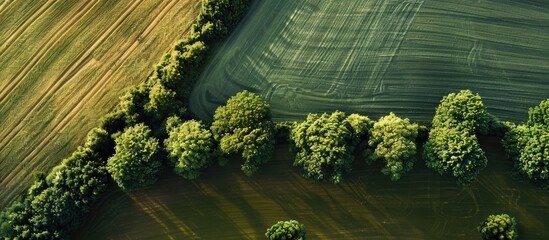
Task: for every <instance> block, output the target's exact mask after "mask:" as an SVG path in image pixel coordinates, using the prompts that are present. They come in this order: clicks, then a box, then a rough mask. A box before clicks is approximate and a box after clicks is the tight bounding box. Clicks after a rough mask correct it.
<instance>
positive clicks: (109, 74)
mask: <svg viewBox="0 0 549 240" xmlns="http://www.w3.org/2000/svg"><path fill="white" fill-rule="evenodd" d="M139 2H141V1H139ZM177 2H178V1H177V0H174V1H171V2H170V3H169V4H167V5H166V6H165V7H164V8H163V9H162V10H161V11H160V13H158V14H157V15H156V17H155V19H153V21H152V22H151V23H150V24H149V25H148V26H147V27H146V28H145V30H144V31H143V32H142V33H141V34H140V35H139V38H138V39H137V40H136V41H134V42H133V44H132V45H131V46H130V47H129V48H127V50H126V51H125V52H124V53H123V54H121V55H120V56H118V57H117V58H114V57H113V58H114V59H116V60H115V61H113V62H110V64H108V65H109V66H115V68H110V69H109V70H108V71H107V72H106V73H105V74H104V75H103V76H102V77H101V79H100V80H99V81H98V82H97V83H96V84H95V85H93V86H92V88H91V90H90V91H88V92H87V93H86V95H84V97H83V98H82V99H80V101H78V103H76V104H75V105H74V106H73V107H72V108H71V111H70V112H69V113H67V114H66V115H65V116H64V117H63V119H62V120H61V121H59V122H58V123H57V124H56V125H55V127H54V128H53V130H51V131H50V132H49V134H48V135H47V136H46V137H45V138H44V139H43V140H42V141H41V142H40V143H38V144H37V147H36V148H34V149H33V150H32V152H30V153H29V154H28V155H26V156H25V157H24V158H23V160H22V161H21V162H20V163H19V164H18V165H17V166H16V167H15V168H14V170H12V171H11V172H10V173H9V174H8V176H7V177H5V178H4V179H3V180H1V182H0V185H6V184H9V183H12V179H14V178H15V177H16V176H19V174H18V173H19V172H21V170H22V168H23V167H29V169H35V167H36V166H37V165H39V164H40V162H39V161H33V162H31V163H30V165H29V166H25V164H21V163H26V162H28V161H29V160H30V159H32V158H34V157H35V156H36V155H37V154H38V153H39V152H41V151H42V150H43V149H44V148H45V147H46V146H47V145H48V144H49V143H50V142H51V140H52V139H53V138H54V137H55V136H57V134H58V133H59V132H60V131H61V130H62V129H63V128H65V126H66V125H67V124H68V123H69V122H71V121H72V120H73V119H74V117H76V115H77V113H78V112H79V111H80V110H81V109H82V108H83V106H84V103H87V102H88V101H89V100H90V99H91V98H93V97H95V96H97V94H99V92H100V90H101V89H103V88H104V87H105V85H106V84H107V83H108V80H109V79H111V77H112V75H113V74H114V73H116V72H118V70H119V69H120V68H121V67H122V65H123V63H124V62H125V61H126V59H127V58H128V57H129V56H130V54H131V53H132V52H133V51H134V50H135V49H136V48H137V46H138V45H139V44H140V43H141V41H140V40H139V39H142V38H145V37H147V36H148V35H149V34H150V33H151V32H152V30H153V29H154V28H155V26H156V25H158V23H159V22H160V21H161V20H162V18H163V17H164V16H165V15H166V13H167V12H168V11H169V10H170V9H172V8H173V6H174V5H175V4H176V3H177ZM189 4H190V3H189ZM126 17H127V16H126ZM124 19H125V18H124ZM189 29H190V26H188V27H187V29H186V31H188V30H189ZM125 46H127V45H125ZM124 48H126V47H124ZM80 69H81V68H80ZM74 75H76V73H75V74H72V75H71V76H74ZM16 192H17V191H16V190H15V189H14V190H12V191H11V192H9V193H7V194H4V197H5V198H8V199H10V198H11V196H12V195H13V194H15V193H16Z"/></svg>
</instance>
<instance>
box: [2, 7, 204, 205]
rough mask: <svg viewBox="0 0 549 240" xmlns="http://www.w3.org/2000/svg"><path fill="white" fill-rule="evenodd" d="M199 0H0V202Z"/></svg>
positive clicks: (76, 136)
mask: <svg viewBox="0 0 549 240" xmlns="http://www.w3.org/2000/svg"><path fill="white" fill-rule="evenodd" d="M199 7H200V2H199V1H197V0H184V1H175V0H174V1H152V0H135V1H96V0H91V1H53V0H50V1H18V0H15V1H2V2H1V3H0V32H1V33H2V34H0V76H1V78H0V126H2V128H1V129H0V186H1V188H0V206H1V207H3V206H5V205H6V204H7V203H8V202H10V201H11V200H13V199H14V197H15V196H17V195H18V194H19V193H20V192H22V191H23V190H24V189H25V188H26V187H28V186H29V183H30V182H31V180H32V173H33V172H35V171H46V172H48V171H49V169H50V168H51V167H53V166H54V165H56V164H58V163H59V162H60V161H61V160H62V159H63V158H65V157H66V156H68V155H69V153H70V152H72V151H74V149H75V148H76V146H78V145H80V144H81V143H82V141H83V139H84V137H85V136H86V133H87V132H88V130H90V129H91V128H92V127H95V126H97V125H98V119H99V118H100V117H101V116H102V115H104V114H105V113H107V112H108V111H109V109H111V108H112V107H113V106H114V105H115V104H116V102H117V99H118V97H119V96H120V95H121V93H122V92H123V89H124V88H126V87H127V86H130V85H134V84H136V83H139V82H142V81H144V79H145V78H146V77H147V75H149V73H150V72H151V70H152V64H154V62H155V61H157V60H158V59H159V58H160V57H161V55H162V54H163V53H164V52H165V51H167V50H168V49H170V47H172V46H173V44H174V42H175V41H176V40H177V39H181V38H182V37H184V36H185V35H187V34H188V32H189V27H190V24H191V23H192V22H193V21H194V20H195V16H196V14H197V10H198V9H199Z"/></svg>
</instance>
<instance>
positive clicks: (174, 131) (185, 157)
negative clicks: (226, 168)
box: [164, 118, 214, 179]
mask: <svg viewBox="0 0 549 240" xmlns="http://www.w3.org/2000/svg"><path fill="white" fill-rule="evenodd" d="M174 121H175V122H177V121H178V120H176V119H174V118H170V119H168V122H174ZM179 121H180V120H179ZM174 125H175V126H174ZM168 126H169V128H171V129H170V130H169V133H168V134H169V137H168V138H167V139H166V140H165V141H164V145H165V146H166V151H167V152H168V154H169V155H168V157H169V159H170V160H171V162H172V163H173V164H174V165H175V172H176V173H177V175H179V176H181V177H183V178H186V179H196V178H197V177H198V176H200V174H201V170H202V169H204V168H206V167H208V166H209V165H210V164H211V162H212V153H213V150H214V142H213V137H212V134H211V132H210V130H208V129H207V128H206V127H205V126H204V125H203V124H202V122H200V121H195V120H190V121H186V122H184V123H181V124H178V125H177V124H171V123H169V124H168Z"/></svg>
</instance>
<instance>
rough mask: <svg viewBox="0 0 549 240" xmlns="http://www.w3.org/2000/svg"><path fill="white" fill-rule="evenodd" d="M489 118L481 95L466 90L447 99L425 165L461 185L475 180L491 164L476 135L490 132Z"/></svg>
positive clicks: (436, 119)
mask: <svg viewBox="0 0 549 240" xmlns="http://www.w3.org/2000/svg"><path fill="white" fill-rule="evenodd" d="M489 119H490V117H489V115H488V114H487V112H486V108H485V107H484V104H483V103H482V100H481V98H480V96H479V95H478V94H473V93H472V92H471V91H469V90H463V91H460V92H459V93H451V94H449V95H448V96H446V97H444V98H443V99H442V101H441V102H440V105H439V106H438V107H437V109H436V113H435V116H434V118H433V124H432V128H431V131H430V132H429V139H428V140H427V143H425V145H424V154H423V156H424V158H425V162H426V165H427V166H428V167H430V168H433V169H434V170H435V171H437V172H438V173H440V174H447V175H450V176H453V177H454V178H455V179H456V180H457V182H458V183H460V184H466V183H469V182H471V181H473V180H474V179H475V177H476V175H477V174H478V173H479V172H480V171H481V170H482V169H484V168H485V167H486V165H487V163H488V161H487V159H486V156H485V155H484V151H482V149H481V148H480V145H479V143H478V141H477V138H476V136H475V132H483V133H488V130H489V126H488V122H489Z"/></svg>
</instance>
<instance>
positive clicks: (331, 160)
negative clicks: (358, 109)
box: [290, 111, 369, 183]
mask: <svg viewBox="0 0 549 240" xmlns="http://www.w3.org/2000/svg"><path fill="white" fill-rule="evenodd" d="M362 119H363V120H364V121H368V120H369V119H367V118H362ZM366 119H367V120H366ZM353 120H357V118H356V116H353V117H352V118H351V119H349V120H348V119H347V118H346V116H345V113H343V112H340V111H336V112H333V113H332V114H327V113H324V114H322V115H320V116H319V115H317V114H309V115H308V116H307V119H306V120H305V121H304V122H301V123H298V124H296V125H295V126H294V127H293V129H292V131H291V134H290V138H291V142H292V145H291V149H292V151H293V152H295V153H296V157H295V161H294V166H297V167H300V168H301V170H302V173H303V175H304V176H305V177H308V178H314V179H317V180H324V179H327V180H330V181H332V182H334V183H339V182H341V180H342V179H343V175H344V174H345V173H347V172H350V171H351V164H352V162H353V160H354V156H353V151H354V148H355V147H356V145H357V143H358V140H357V139H358V138H359V137H358V136H357V134H356V133H362V132H368V131H369V130H363V129H362V128H357V129H361V130H358V131H357V130H355V128H353V126H352V125H351V124H350V122H353ZM363 125H365V126H368V124H362V123H357V124H355V126H363ZM364 128H367V127H364Z"/></svg>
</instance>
